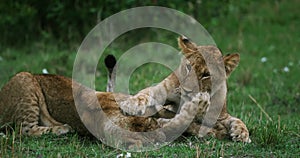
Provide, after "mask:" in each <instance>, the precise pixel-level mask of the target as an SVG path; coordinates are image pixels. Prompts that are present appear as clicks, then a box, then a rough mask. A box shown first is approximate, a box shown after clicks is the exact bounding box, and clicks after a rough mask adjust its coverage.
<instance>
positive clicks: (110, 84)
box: [104, 55, 117, 92]
mask: <svg viewBox="0 0 300 158" xmlns="http://www.w3.org/2000/svg"><path fill="white" fill-rule="evenodd" d="M104 63H105V66H106V68H107V70H108V79H107V85H106V91H107V92H113V91H114V86H115V81H116V71H115V70H114V69H115V66H116V63H117V60H116V58H115V56H113V55H107V56H106V57H105V59H104Z"/></svg>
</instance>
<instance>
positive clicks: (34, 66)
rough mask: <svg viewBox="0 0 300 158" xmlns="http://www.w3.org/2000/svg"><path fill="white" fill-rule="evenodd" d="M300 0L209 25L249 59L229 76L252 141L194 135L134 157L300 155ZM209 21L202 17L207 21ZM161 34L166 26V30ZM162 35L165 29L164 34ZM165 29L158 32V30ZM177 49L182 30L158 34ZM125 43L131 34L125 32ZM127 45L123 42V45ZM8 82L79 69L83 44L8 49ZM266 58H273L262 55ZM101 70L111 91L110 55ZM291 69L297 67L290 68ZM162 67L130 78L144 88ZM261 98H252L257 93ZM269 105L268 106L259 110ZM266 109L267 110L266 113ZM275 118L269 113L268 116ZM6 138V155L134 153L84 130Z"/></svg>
mask: <svg viewBox="0 0 300 158" xmlns="http://www.w3.org/2000/svg"><path fill="white" fill-rule="evenodd" d="M298 8H299V4H298V2H297V1H296V0H292V1H276V2H271V1H270V2H267V1H262V2H260V1H258V2H250V3H249V5H247V6H238V5H237V6H235V5H233V6H232V8H231V10H230V11H231V12H230V13H229V14H228V15H227V16H221V17H219V18H217V19H215V20H214V24H213V25H207V26H206V27H208V26H209V28H207V29H208V30H209V31H210V32H211V35H212V36H213V38H214V39H215V41H216V43H217V45H218V47H220V48H221V49H222V51H223V53H230V52H239V53H240V55H241V62H240V65H239V67H238V68H237V69H236V70H235V71H234V72H233V74H232V76H231V77H230V78H229V81H228V82H229V83H228V87H229V93H228V111H229V112H230V113H231V114H232V115H234V116H237V117H239V118H241V119H242V120H243V121H244V122H245V123H246V124H247V127H248V128H249V131H250V137H251V139H252V143H251V144H243V143H234V142H231V141H228V140H216V139H213V138H206V139H204V140H198V139H197V138H194V137H187V138H182V139H180V140H177V141H175V142H174V143H172V144H171V145H168V146H166V147H163V148H161V149H158V150H155V151H149V152H142V153H132V157H196V156H199V157H231V156H233V157H298V156H299V153H300V134H299V131H300V121H299V120H300V116H299V114H300V82H299V79H300V75H299V72H300V53H299V52H298V51H299V50H300V45H299V42H300V32H299V30H298V29H297V28H298V26H299V25H300V14H299V11H298ZM200 22H201V21H200ZM158 32H159V31H158ZM158 34H159V33H158ZM155 35H157V34H155ZM157 36H159V40H161V41H164V42H170V41H171V42H170V43H172V44H174V47H175V48H176V47H177V46H176V45H175V44H176V39H175V36H174V38H173V36H171V37H172V38H169V36H164V35H157ZM119 42H120V43H122V42H123V43H126V42H127V41H126V40H124V39H123V40H122V38H120V40H119ZM120 45H121V44H120ZM124 51H126V50H124V49H118V48H115V47H114V46H111V47H110V48H109V49H108V51H106V52H105V53H112V54H114V55H116V56H117V57H119V56H120V55H121V54H122V52H124ZM0 56H1V59H2V60H0V74H1V75H0V87H2V86H3V85H4V84H5V82H7V81H8V80H9V78H10V77H11V76H13V74H15V73H17V72H20V71H30V72H33V73H41V72H42V69H43V68H46V69H47V70H48V71H49V72H50V73H54V74H60V75H64V76H69V77H70V76H71V75H72V65H73V61H74V58H75V56H76V49H61V48H59V47H57V46H55V45H54V44H48V43H42V42H36V44H33V45H32V46H24V48H22V49H12V48H6V49H4V50H1V52H0ZM263 57H266V58H267V61H266V62H264V63H263V62H261V58H263ZM98 67H99V68H98V70H97V73H96V78H97V81H96V85H97V89H99V90H105V83H106V71H105V69H103V59H102V58H101V59H100V61H99V66H98ZM284 67H288V68H289V71H288V72H285V71H283V69H284ZM160 68H161V66H160V65H154V64H150V65H149V66H148V67H145V68H144V67H142V68H140V69H138V70H137V71H136V72H135V73H134V74H133V76H132V78H131V79H130V88H131V91H132V92H133V93H134V92H136V91H137V90H139V89H141V88H143V87H146V86H150V85H152V84H153V83H157V82H158V81H159V80H160V79H161V78H162V76H165V75H166V74H167V73H168V72H169V70H167V69H163V70H160V72H158V71H157V69H160ZM250 96H251V97H252V98H253V99H254V100H255V101H254V100H253V99H251V97H250ZM259 106H261V107H262V109H260V108H259ZM263 111H265V113H264V112H263ZM267 115H268V116H269V117H270V118H269V117H268V116H267ZM14 135H15V134H14V133H12V134H10V135H7V136H6V137H2V136H1V137H0V148H1V152H0V157H12V156H15V157H39V156H43V157H60V156H62V157H116V156H117V155H118V154H120V153H124V154H126V152H122V151H120V150H117V149H113V148H110V147H107V146H105V145H103V144H101V142H100V141H96V140H92V139H90V138H81V137H79V136H77V135H72V134H69V135H66V136H62V137H55V136H51V135H46V136H42V137H38V138H33V137H15V136H14Z"/></svg>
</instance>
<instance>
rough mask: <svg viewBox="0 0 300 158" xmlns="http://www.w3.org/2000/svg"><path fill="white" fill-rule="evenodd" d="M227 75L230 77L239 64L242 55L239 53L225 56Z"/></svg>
mask: <svg viewBox="0 0 300 158" xmlns="http://www.w3.org/2000/svg"><path fill="white" fill-rule="evenodd" d="M223 59H224V65H225V71H226V76H227V77H229V76H230V74H231V72H232V71H233V70H234V69H235V68H236V67H237V66H238V65H239V62H240V55H239V54H227V55H226V56H224V57H223Z"/></svg>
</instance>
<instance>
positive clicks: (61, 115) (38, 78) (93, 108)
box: [0, 72, 209, 146]
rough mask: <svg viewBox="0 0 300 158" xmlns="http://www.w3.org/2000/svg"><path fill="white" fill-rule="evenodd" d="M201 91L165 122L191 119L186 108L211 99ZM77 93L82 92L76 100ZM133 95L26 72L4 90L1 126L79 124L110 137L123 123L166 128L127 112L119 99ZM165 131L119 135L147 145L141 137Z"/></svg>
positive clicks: (64, 128) (43, 129)
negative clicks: (128, 114) (121, 108)
mask: <svg viewBox="0 0 300 158" xmlns="http://www.w3.org/2000/svg"><path fill="white" fill-rule="evenodd" d="M72 88H73V91H72ZM199 95H200V94H198V97H194V99H193V96H189V97H190V98H191V100H186V102H185V103H184V104H183V107H185V105H187V108H183V110H182V113H179V114H178V115H176V116H175V118H174V119H172V120H171V121H170V122H168V123H167V125H165V124H164V126H166V127H168V129H169V130H171V131H172V129H173V127H174V128H177V127H180V126H182V125H183V122H185V120H186V119H187V117H181V115H182V114H185V113H191V112H193V111H195V108H197V107H199V106H198V104H196V103H199V105H200V106H203V105H202V104H207V103H208V101H209V100H208V99H201V101H200V100H199ZM207 95H208V94H206V96H207ZM74 97H76V98H77V104H76V105H75V104H74ZM128 98H129V96H128V95H125V94H120V93H111V92H96V91H94V90H91V89H89V88H87V87H85V86H82V85H81V84H79V83H76V82H75V81H73V82H72V80H71V79H69V78H66V77H63V76H58V75H33V74H30V73H28V72H21V73H18V74H16V75H15V76H14V77H13V78H12V79H11V80H10V81H9V82H8V83H7V84H6V85H4V87H2V89H1V91H0V126H4V125H8V124H9V123H13V124H15V125H16V126H19V127H20V129H21V133H22V134H24V135H36V136H40V135H42V134H47V133H53V134H56V135H61V134H65V133H68V132H70V131H72V130H76V131H77V132H78V133H79V134H82V135H90V134H91V133H92V134H93V135H94V136H96V137H97V138H99V139H101V140H103V139H108V138H107V137H109V135H110V134H122V132H120V130H119V129H120V128H121V129H126V130H129V131H134V132H147V131H153V130H155V129H158V128H161V126H162V124H161V123H159V122H158V121H157V119H156V118H153V117H138V116H126V115H124V114H123V113H122V111H121V110H120V108H119V106H118V102H122V101H124V100H127V99H128ZM206 98H209V97H206ZM195 100H196V101H195ZM103 112H104V113H105V115H103ZM191 120H192V118H191ZM83 122H84V123H83ZM186 125H188V124H186ZM165 132H166V131H163V130H162V131H158V132H156V134H155V137H151V138H146V137H144V135H139V134H138V133H130V132H129V133H126V134H124V135H118V136H120V137H121V138H122V139H123V140H125V141H126V144H132V145H133V146H142V145H143V144H141V143H142V142H148V143H155V142H164V141H165V139H166V134H165ZM149 139H150V140H149Z"/></svg>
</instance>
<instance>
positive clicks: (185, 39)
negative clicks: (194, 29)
mask: <svg viewBox="0 0 300 158" xmlns="http://www.w3.org/2000/svg"><path fill="white" fill-rule="evenodd" d="M181 40H182V42H183V43H184V44H186V43H188V42H190V40H189V39H188V38H187V37H185V36H183V35H182V36H181Z"/></svg>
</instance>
